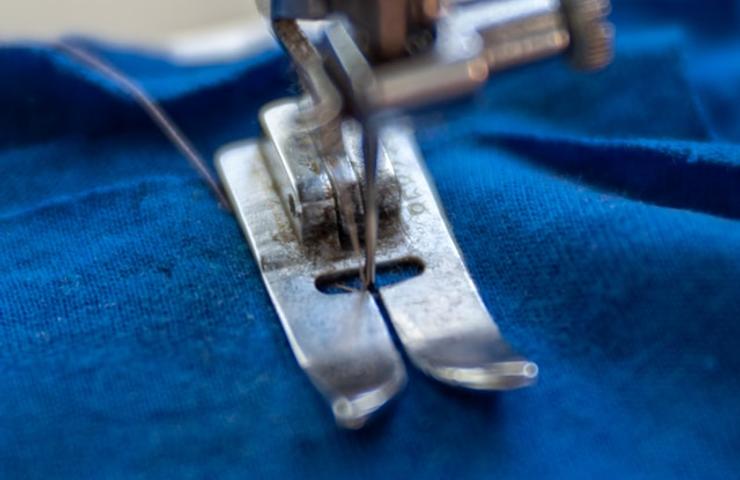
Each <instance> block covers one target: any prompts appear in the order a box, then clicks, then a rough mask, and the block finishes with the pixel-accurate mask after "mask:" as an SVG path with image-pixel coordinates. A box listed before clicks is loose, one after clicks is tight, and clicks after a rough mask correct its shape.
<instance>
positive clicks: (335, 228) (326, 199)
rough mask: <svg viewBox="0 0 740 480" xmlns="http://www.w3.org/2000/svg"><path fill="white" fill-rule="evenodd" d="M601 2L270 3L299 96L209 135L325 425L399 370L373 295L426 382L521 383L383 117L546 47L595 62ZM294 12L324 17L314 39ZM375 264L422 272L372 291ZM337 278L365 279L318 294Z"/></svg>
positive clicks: (606, 38) (419, 170)
mask: <svg viewBox="0 0 740 480" xmlns="http://www.w3.org/2000/svg"><path fill="white" fill-rule="evenodd" d="M607 11H608V3H606V2H604V1H585V0H584V1H579V0H562V1H558V0H499V1H477V2H476V1H459V2H452V4H451V5H448V6H447V7H445V8H443V7H442V6H441V5H440V4H439V3H438V2H436V1H429V0H391V1H388V0H376V1H368V0H331V1H330V0H325V1H321V0H303V1H301V0H292V1H291V0H273V3H272V10H271V13H270V15H271V17H272V19H273V29H274V31H275V34H276V36H277V38H278V40H279V41H280V43H281V44H282V45H283V47H284V48H285V50H286V51H287V53H288V54H289V55H290V56H291V58H292V59H293V61H294V64H295V66H296V70H297V72H298V74H299V77H300V80H301V83H302V85H303V87H304V90H305V91H306V94H305V96H303V97H301V98H296V99H286V100H280V101H277V102H274V103H271V104H269V105H267V106H265V107H264V108H263V110H262V112H261V115H260V122H261V124H262V128H263V131H264V134H265V138H264V139H261V140H252V141H246V142H243V143H238V144H235V145H230V146H227V147H225V148H224V149H222V150H221V152H220V153H219V154H218V157H217V162H216V163H217V167H218V169H219V173H220V175H221V178H222V180H223V183H224V185H225V187H226V190H227V193H228V195H229V197H230V200H231V202H232V204H233V206H234V210H235V212H236V215H237V218H238V220H239V222H240V224H241V226H242V228H243V229H244V231H245V233H246V236H247V239H248V240H249V244H250V246H251V249H252V252H253V254H254V257H255V259H256V260H257V262H258V264H259V267H260V270H261V272H262V277H263V279H264V281H265V285H266V287H267V290H268V291H269V293H270V296H271V298H272V301H273V303H274V305H275V308H276V310H277V312H278V316H279V317H280V320H281V322H282V325H283V328H284V330H285V332H286V335H287V336H288V340H289V342H290V345H291V348H292V349H293V353H294V354H295V356H296V359H297V360H298V363H299V364H300V365H301V367H302V368H303V369H304V371H305V372H306V373H307V374H308V375H309V377H310V378H311V380H312V381H313V383H314V385H315V386H316V387H317V388H318V389H319V391H321V393H322V394H323V395H324V397H325V398H326V399H327V401H328V402H329V403H330V405H331V408H332V411H333V413H334V416H335V418H336V420H337V422H338V423H339V424H340V425H342V426H344V427H348V428H359V427H361V426H362V425H364V424H365V422H366V421H367V419H368V418H369V417H370V416H371V415H372V414H373V413H374V412H375V411H377V410H378V409H380V408H381V407H382V406H383V405H384V404H386V403H387V402H388V401H389V400H390V399H391V398H393V397H394V396H395V395H396V393H398V392H399V391H400V390H401V389H402V388H403V386H404V384H405V382H406V372H405V367H404V364H403V361H402V360H401V356H400V354H399V352H398V351H397V349H396V347H395V345H394V342H393V340H392V338H391V335H390V332H389V330H388V326H387V325H386V322H385V320H384V318H383V315H382V314H381V308H380V307H379V305H378V303H377V302H381V303H382V307H383V309H384V310H385V312H386V313H387V316H388V317H389V320H390V324H391V325H392V327H393V329H394V330H395V332H396V333H397V335H398V338H399V339H400V342H401V344H402V346H403V348H404V350H405V351H406V353H407V355H408V357H409V359H410V360H411V362H413V364H414V365H415V366H416V367H417V368H419V369H420V370H422V371H423V372H425V373H426V374H427V375H429V376H430V377H432V378H434V379H436V380H438V381H441V382H443V383H446V384H449V385H453V386H457V387H464V388H468V389H474V390H509V389H514V388H519V387H524V386H527V385H530V384H531V383H533V382H534V381H535V379H536V377H537V371H538V369H537V366H536V365H535V364H534V363H532V362H530V361H528V360H526V359H525V358H524V357H522V356H521V355H519V354H518V353H516V352H515V351H514V350H513V349H512V348H511V347H510V346H509V345H508V344H507V343H506V342H505V341H504V339H503V338H502V336H501V333H500V332H499V329H498V327H497V326H496V324H495V323H494V321H493V319H492V318H491V315H490V314H489V313H488V311H487V310H486V307H485V305H484V304H483V302H482V300H481V298H480V295H479V294H478V291H477V289H476V287H475V285H474V283H473V281H472V280H471V278H470V274H469V273H468V271H467V269H466V267H465V264H464V262H463V260H462V258H461V255H460V251H459V249H458V247H457V245H456V243H455V240H454V238H453V236H452V234H451V233H450V230H449V226H448V224H447V222H446V220H445V217H444V213H443V210H442V207H441V206H440V205H439V202H438V199H437V197H436V195H435V192H434V189H433V187H432V185H431V184H430V181H429V179H428V177H427V175H426V173H425V169H424V166H423V161H422V159H421V157H420V154H419V151H418V149H417V147H416V144H415V141H414V135H413V130H412V129H411V127H410V126H409V125H408V123H404V121H402V120H400V119H399V118H398V117H397V116H389V114H388V112H389V111H391V110H396V109H399V108H402V107H406V106H410V105H420V104H425V103H431V102H434V101H438V100H443V99H445V98H449V97H451V96H454V95H460V94H462V93H465V92H468V91H471V90H474V89H475V88H476V87H478V86H479V85H480V84H482V83H483V82H485V80H486V78H487V77H488V75H489V74H490V73H491V72H493V71H496V70H500V69H503V68H510V67H513V66H516V65H520V64H523V63H528V62H530V61H533V60H536V59H540V58H544V57H547V56H552V55H555V54H558V53H568V54H569V55H570V56H571V58H572V59H573V60H574V62H575V63H576V64H577V65H578V66H581V67H585V68H589V69H593V68H598V67H601V66H604V65H605V64H606V63H608V61H609V60H610V58H611V55H610V45H611V30H610V28H609V25H608V24H606V23H604V22H603V21H602V20H603V17H604V16H605V15H606V13H607ZM297 18H310V19H326V18H330V19H331V20H330V22H328V25H327V27H326V29H325V33H324V38H323V41H322V43H321V45H320V46H319V47H318V48H316V47H315V45H314V44H313V43H312V42H310V41H309V40H308V39H307V38H306V37H305V36H303V35H302V32H301V30H300V28H299V27H298V25H297V23H296V22H295V21H294V20H295V19H297ZM363 255H364V259H363ZM363 260H364V262H363ZM376 265H377V266H379V267H380V268H381V269H382V268H385V267H393V266H403V265H413V266H415V267H416V269H417V271H418V272H420V273H419V274H418V275H417V276H415V277H413V278H409V279H406V280H404V281H401V282H399V283H395V284H391V285H385V286H376V285H375V282H374V277H375V269H376ZM352 276H358V277H359V278H360V279H361V280H362V281H363V284H364V286H365V288H362V289H356V290H352V289H348V291H347V292H346V293H339V294H328V293H323V292H322V291H321V290H320V288H322V286H326V285H328V284H331V283H332V282H335V281H337V280H341V279H343V278H348V277H352Z"/></svg>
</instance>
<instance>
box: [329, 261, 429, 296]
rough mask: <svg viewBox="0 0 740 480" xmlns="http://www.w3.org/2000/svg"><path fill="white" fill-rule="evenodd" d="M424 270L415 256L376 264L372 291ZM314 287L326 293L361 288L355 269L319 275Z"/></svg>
mask: <svg viewBox="0 0 740 480" xmlns="http://www.w3.org/2000/svg"><path fill="white" fill-rule="evenodd" d="M423 272H424V263H423V262H422V261H421V260H419V259H417V258H404V259H402V260H397V261H394V262H389V263H384V264H380V265H378V270H377V274H376V278H375V285H373V286H372V287H371V291H372V292H373V293H377V290H378V288H380V287H386V286H388V285H393V284H395V283H400V282H403V281H406V280H409V279H411V278H413V277H416V276H418V275H421V274H422V273H423ZM316 289H317V290H318V291H320V292H321V293H325V294H327V295H340V294H343V293H351V292H356V291H358V290H362V279H361V278H360V275H359V273H358V272H357V270H345V271H342V272H333V273H329V274H325V275H320V276H319V277H317V278H316Z"/></svg>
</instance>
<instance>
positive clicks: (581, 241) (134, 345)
mask: <svg viewBox="0 0 740 480" xmlns="http://www.w3.org/2000/svg"><path fill="white" fill-rule="evenodd" d="M614 3H615V20H616V23H617V28H618V32H619V34H618V35H619V36H618V39H619V41H618V48H617V55H616V59H615V62H614V64H613V65H612V66H611V67H609V68H608V69H607V70H605V71H603V72H600V73H597V74H592V75H584V74H582V73H577V72H572V71H571V70H570V69H568V67H567V66H566V65H565V64H564V63H563V62H562V61H560V60H553V61H547V62H543V63H540V64H537V65H534V66H531V67H528V68H525V69H522V70H518V71H514V72H509V73H506V74H502V75H500V76H499V77H497V78H494V79H492V81H491V82H490V84H489V85H488V86H487V87H486V88H485V89H484V90H483V91H481V92H480V93H478V94H476V95H475V96H474V97H473V98H470V99H466V100H462V101H459V102H456V103H453V104H449V105H446V106H445V107H444V108H442V109H441V110H440V109H430V110H428V111H424V112H421V113H419V114H418V115H417V118H416V125H417V127H418V139H419V142H420V146H421V148H422V151H423V153H424V156H425V158H426V161H427V163H428V167H429V169H430V171H431V173H432V176H433V179H434V181H435V182H436V185H437V188H438V190H439V194H440V198H441V201H442V204H443V205H444V206H445V208H446V211H447V214H448V217H449V219H450V222H451V224H452V227H453V230H454V232H455V234H456V236H457V239H458V241H459V243H460V245H461V248H462V251H463V254H464V256H465V258H466V260H467V263H468V266H469V268H470V270H471V272H472V275H473V277H474V279H475V281H476V282H477V284H478V286H479V288H480V290H481V294H482V296H483V299H484V301H485V303H486V305H487V306H488V308H489V309H490V311H491V312H492V313H493V315H494V316H495V318H496V319H497V322H498V323H499V325H500V327H501V328H502V330H503V331H504V333H505V335H506V336H507V338H508V339H510V340H511V343H512V344H514V345H515V346H516V347H517V348H518V349H519V350H521V351H522V352H524V353H526V354H527V355H528V356H529V357H530V358H532V359H533V360H535V361H536V362H537V363H538V364H539V365H540V368H541V378H540V381H539V383H538V385H536V386H535V387H533V388H529V389H525V390H521V391H516V392H510V393H505V394H498V395H479V394H470V393H463V392H458V391H455V390H452V389H448V388H445V387H442V386H440V385H438V384H435V383H434V382H431V381H429V380H427V379H426V378H425V377H424V376H423V375H422V374H420V373H417V372H415V371H410V376H411V378H410V382H409V385H408V387H407V388H406V390H405V392H403V393H402V394H401V395H400V397H399V398H398V400H397V401H396V402H394V404H393V407H392V408H391V409H390V411H389V412H388V414H387V415H384V416H382V417H381V418H380V419H378V421H376V422H375V423H374V424H372V425H370V426H369V428H367V429H366V430H363V431H359V432H345V431H341V430H339V429H337V428H336V426H335V425H334V424H333V423H332V419H331V414H330V412H329V410H328V408H327V407H326V406H325V404H324V403H323V401H322V399H321V398H320V397H319V395H318V394H317V393H316V392H315V391H314V389H313V388H312V386H311V385H310V383H309V381H308V379H307V378H306V377H305V376H304V375H303V373H302V372H301V370H300V368H299V367H298V365H297V364H296V362H295V359H294V358H293V356H292V353H291V351H290V349H289V346H288V343H287V341H286V339H285V336H284V333H283V331H282V329H281V327H280V324H279V322H278V319H277V317H276V315H275V312H274V310H273V307H272V305H271V303H270V300H269V298H268V296H267V293H266V291H265V289H264V287H263V284H262V281H261V279H260V276H259V271H258V269H257V266H256V265H255V264H254V262H253V260H252V257H251V254H250V252H249V248H248V246H247V243H246V241H245V240H244V238H243V236H242V233H241V232H240V229H239V227H238V225H237V224H236V221H235V219H234V218H233V217H232V216H231V215H230V214H229V213H228V212H225V211H223V210H221V209H219V207H218V205H217V204H216V202H215V201H214V199H213V197H212V196H211V194H210V192H209V190H208V189H207V188H206V187H205V186H204V185H203V183H202V182H201V181H200V179H199V177H198V176H197V174H196V173H195V172H194V171H193V170H192V169H191V168H190V167H189V165H188V163H187V162H186V161H185V160H184V159H183V158H182V157H181V156H180V155H179V153H178V152H177V150H176V149H174V147H173V146H172V145H171V144H169V143H168V141H167V140H166V139H165V138H164V137H163V136H162V134H161V133H160V132H159V131H158V130H157V129H156V127H155V126H154V125H153V124H152V123H151V121H150V120H149V119H148V118H147V117H146V115H145V114H144V113H143V112H142V111H141V110H140V109H139V108H138V107H137V105H136V104H135V102H134V101H133V100H132V99H131V98H129V97H128V96H127V95H126V94H125V93H123V92H121V91H120V90H119V89H118V88H117V87H116V86H115V85H114V84H112V83H111V82H110V81H109V80H108V79H106V78H104V77H102V76H101V75H100V74H98V73H96V72H94V71H91V70H89V69H88V68H87V67H84V66H82V65H80V64H78V63H76V62H75V61H74V60H73V59H71V58H69V57H67V56H65V55H64V54H63V53H60V52H58V51H57V50H55V49H54V48H52V47H49V46H45V45H43V44H33V45H31V44H11V45H6V46H4V47H1V48H0V72H2V75H0V251H1V252H2V254H0V272H2V273H0V478H8V479H10V478H132V477H134V478H137V477H142V478H157V477H162V478H252V477H254V478H291V477H297V478H313V477H318V478H378V477H380V478H424V479H426V478H429V479H432V478H439V479H449V478H455V479H462V478H481V477H483V478H500V479H503V478H543V477H545V478H547V477H565V478H594V477H597V476H601V477H603V478H661V477H665V478H702V479H704V478H727V477H733V476H735V475H736V474H737V473H736V472H737V470H738V468H740V461H739V460H738V458H739V457H738V448H739V447H740V421H739V420H740V401H738V398H740V383H738V378H737V377H738V376H737V374H738V372H739V371H740V343H739V342H740V340H739V339H740V222H739V220H740V148H738V146H739V145H738V144H739V143H740V33H738V32H740V6H739V4H738V3H737V2H735V1H730V0H726V1H720V0H713V1H705V2H696V1H694V0H681V1H677V0H672V1H668V0H651V1H645V0H640V1H638V0H632V1H626V0H622V1H615V2H614ZM86 48H90V49H92V50H94V51H96V52H97V53H98V54H100V55H102V56H104V57H105V58H107V59H108V60H110V61H111V62H112V63H114V64H115V65H116V66H117V67H118V68H120V69H121V70H123V71H125V72H126V73H127V74H129V75H131V76H132V78H134V79H135V80H136V81H137V82H138V83H139V84H140V85H141V86H142V87H143V88H144V89H145V90H147V91H148V92H149V93H150V94H151V95H152V96H153V97H154V98H156V99H157V100H158V101H160V102H161V103H162V105H163V107H164V108H165V109H166V110H167V111H168V112H169V113H170V114H171V116H172V117H173V118H174V119H175V121H176V122H177V123H178V124H179V125H180V127H181V128H182V130H183V131H184V132H185V133H186V134H187V135H188V136H190V137H191V138H192V140H193V142H194V143H195V145H196V146H197V147H198V148H199V149H200V150H201V151H202V152H204V153H205V154H207V155H208V156H209V157H210V156H212V155H213V153H214V152H215V150H216V149H218V148H219V147H220V146H222V145H224V144H226V143H228V142H231V141H236V140H240V139H243V138H248V137H251V136H256V135H259V133H260V132H259V126H258V124H257V113H258V110H259V108H260V107H261V106H262V105H263V104H264V103H266V102H267V101H269V100H271V99H275V98H279V97H282V96H287V95H294V94H296V93H297V92H298V91H299V89H298V86H297V84H296V82H295V80H294V76H293V74H292V73H291V71H290V67H289V65H288V63H287V61H286V60H285V59H284V58H283V57H282V55H281V54H280V53H279V52H273V51H271V52H266V53H264V54H261V55H258V56H255V57H252V58H247V59H243V60H239V61H235V62H231V63H224V64H218V65H207V66H198V67H185V66H180V65H177V64H175V63H172V62H170V61H168V60H165V59H163V58H162V57H160V56H158V55H157V54H155V53H151V52H142V51H132V50H128V49H126V48H121V47H115V46H111V45H102V44H96V43H87V44H86ZM440 288H444V286H440Z"/></svg>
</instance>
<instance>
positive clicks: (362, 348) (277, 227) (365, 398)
mask: <svg viewBox="0 0 740 480" xmlns="http://www.w3.org/2000/svg"><path fill="white" fill-rule="evenodd" d="M262 151H263V149H262V148H260V145H259V144H258V143H256V142H245V143H241V144H236V145H233V146H229V147H226V148H225V149H224V150H222V151H221V152H220V153H219V154H218V155H217V162H216V164H217V166H218V169H219V173H220V175H221V178H222V180H223V182H224V185H225V186H226V190H227V193H228V195H229V197H230V199H231V201H232V204H233V206H234V210H235V212H236V216H237V218H238V219H239V223H240V224H241V226H242V228H243V229H244V232H245V234H246V236H247V239H248V240H249V244H250V246H251V249H252V253H253V254H254V258H255V259H256V261H257V263H258V265H259V268H260V271H261V272H262V278H263V279H264V281H265V286H266V287H267V290H268V292H269V293H270V297H271V298H272V302H273V304H274V305H275V308H276V309H277V313H278V316H279V317H280V321H281V322H282V325H283V329H284V330H285V333H286V335H287V337H288V341H289V342H290V346H291V348H292V350H293V353H294V355H295V357H296V359H297V360H298V364H299V365H300V366H301V368H303V370H304V371H305V372H306V373H307V374H308V376H309V377H310V378H311V381H312V382H313V383H314V385H315V386H316V388H317V389H318V390H319V391H320V392H321V393H322V394H323V395H324V397H325V398H326V399H327V401H328V402H329V404H330V405H331V408H332V412H333V413H334V416H335V418H336V420H337V422H338V423H339V424H340V425H342V426H344V427H347V428H359V427H361V426H362V425H364V423H365V422H366V421H367V419H368V418H369V417H370V415H372V413H374V412H375V411H376V410H378V409H379V408H381V407H382V406H383V405H384V404H385V403H386V402H388V401H389V400H390V399H391V398H393V396H394V395H395V394H396V393H397V392H398V391H399V390H401V389H402V388H403V385H404V384H405V382H406V372H405V368H404V366H403V362H402V360H401V357H400V356H399V354H398V352H397V350H396V349H395V347H394V346H393V342H392V340H391V337H390V335H389V333H388V330H387V328H386V326H385V323H384V321H383V317H382V315H381V313H380V310H379V309H378V307H377V305H376V304H375V301H374V299H373V297H372V294H371V293H369V292H367V291H355V292H351V293H347V294H344V295H326V294H324V293H321V292H320V291H319V290H318V289H317V288H316V279H317V278H318V277H319V276H320V275H322V274H325V273H326V272H332V271H335V270H337V269H338V268H349V264H348V259H347V255H346V254H343V253H342V251H341V250H332V249H326V248H311V247H306V246H304V245H303V244H302V243H301V241H300V240H299V238H298V237H297V236H296V234H295V231H294V229H293V228H292V227H291V224H290V221H289V220H288V217H287V216H286V214H285V210H284V208H283V205H282V202H281V200H280V198H279V195H278V193H277V192H276V190H275V188H274V184H273V180H272V177H271V175H270V173H269V171H268V169H267V162H266V159H265V158H264V157H263V155H262Z"/></svg>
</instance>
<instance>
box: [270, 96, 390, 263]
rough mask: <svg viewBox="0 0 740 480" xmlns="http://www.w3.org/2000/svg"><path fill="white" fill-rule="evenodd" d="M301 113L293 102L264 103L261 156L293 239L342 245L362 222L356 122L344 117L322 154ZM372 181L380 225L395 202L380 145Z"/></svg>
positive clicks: (387, 219)
mask: <svg viewBox="0 0 740 480" xmlns="http://www.w3.org/2000/svg"><path fill="white" fill-rule="evenodd" d="M304 118H305V117H304V115H303V111H302V110H301V108H300V102H299V101H296V100H293V99H287V100H277V101H275V102H272V103H270V104H268V105H266V106H265V108H263V109H262V112H261V113H260V123H261V125H262V129H263V131H264V132H265V136H266V137H267V139H269V140H270V141H269V142H263V143H262V145H261V148H262V150H263V155H264V156H265V159H266V160H267V165H268V168H269V170H270V173H271V175H272V177H273V179H274V182H275V187H276V189H277V191H278V193H279V197H280V200H281V202H282V204H283V206H284V208H285V211H286V215H287V216H288V218H290V221H291V224H292V226H293V228H294V230H295V232H296V234H297V235H298V238H299V240H300V241H301V242H303V243H306V244H317V245H318V244H320V245H321V246H322V248H326V249H341V248H345V249H347V248H348V247H350V246H351V244H350V243H348V240H349V238H350V237H351V235H352V232H351V230H353V222H354V223H355V225H357V226H359V225H362V224H363V223H364V221H365V220H364V218H365V207H364V202H363V198H364V197H363V190H364V187H363V185H364V183H365V166H364V161H363V156H362V151H361V148H362V145H361V128H362V127H361V126H360V124H359V123H358V122H357V121H356V120H354V119H352V118H350V117H347V118H344V119H343V120H342V121H341V122H340V124H339V128H338V130H339V131H338V133H337V135H338V136H339V141H340V145H338V146H336V147H335V148H333V149H332V151H331V152H329V153H322V151H321V150H320V149H319V147H317V145H316V144H315V141H314V140H315V130H314V129H313V128H311V127H310V126H306V125H304V123H303V122H304ZM376 180H377V190H378V211H379V213H380V221H381V225H380V226H381V227H382V226H383V224H384V223H387V222H390V221H392V220H393V218H394V217H395V216H396V215H397V214H398V209H399V203H400V187H399V184H398V179H397V178H396V175H395V172H394V170H393V166H392V165H391V163H390V160H389V158H388V154H387V152H386V151H385V149H384V148H382V146H381V148H380V151H379V154H378V165H377V179H376Z"/></svg>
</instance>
